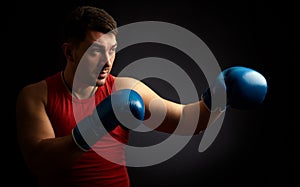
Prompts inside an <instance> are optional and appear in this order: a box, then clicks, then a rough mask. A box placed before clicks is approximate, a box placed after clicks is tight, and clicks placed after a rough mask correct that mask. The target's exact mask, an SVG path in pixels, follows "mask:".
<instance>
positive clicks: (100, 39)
mask: <svg viewBox="0 0 300 187" xmlns="http://www.w3.org/2000/svg"><path fill="white" fill-rule="evenodd" d="M85 41H86V42H88V43H90V44H92V43H97V44H100V45H102V46H112V45H115V44H116V43H117V42H116V36H115V35H114V34H113V33H111V32H110V33H107V34H104V33H102V32H98V31H87V33H86V39H85Z"/></svg>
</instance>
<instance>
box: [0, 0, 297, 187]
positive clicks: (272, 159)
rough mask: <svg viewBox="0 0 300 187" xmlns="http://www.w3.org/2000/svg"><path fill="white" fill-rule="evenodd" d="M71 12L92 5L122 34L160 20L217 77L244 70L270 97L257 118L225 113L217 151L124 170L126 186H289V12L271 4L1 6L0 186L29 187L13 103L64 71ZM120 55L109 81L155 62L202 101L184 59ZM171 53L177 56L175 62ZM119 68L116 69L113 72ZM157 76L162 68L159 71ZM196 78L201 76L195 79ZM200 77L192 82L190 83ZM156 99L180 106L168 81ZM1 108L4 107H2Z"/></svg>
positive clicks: (190, 149) (163, 51) (137, 52)
mask: <svg viewBox="0 0 300 187" xmlns="http://www.w3.org/2000/svg"><path fill="white" fill-rule="evenodd" d="M77 5H96V6H99V7H102V8H104V9H105V10H107V11H108V12H109V13H110V14H111V15H112V16H113V17H114V18H115V19H116V20H117V22H118V25H119V26H122V25H126V24H128V23H132V22H136V21H150V20H152V21H153V20H154V21H165V22H170V23H173V24H176V25H179V26H181V27H184V28H186V29H188V30H190V31H191V32H193V33H195V34H196V35H197V36H199V37H200V38H201V39H202V40H203V41H204V42H205V43H206V44H207V46H208V47H209V48H210V50H211V51H212V52H213V54H214V55H215V57H216V59H217V60H218V62H219V64H220V67H221V68H222V69H224V68H227V67H230V66H234V65H242V66H247V67H250V68H253V69H255V70H257V71H259V72H261V73H262V74H263V75H264V76H265V78H266V79H267V81H268V94H267V97H266V100H265V102H264V103H263V105H262V106H261V107H259V108H257V109H255V110H250V111H240V110H235V109H229V110H227V111H226V116H225V119H224V124H223V126H222V129H221V131H220V133H219V135H218V136H217V138H216V140H215V141H214V143H213V144H212V145H211V146H210V147H209V149H207V150H206V151H205V152H203V153H199V152H198V151H197V150H198V145H199V142H200V141H201V135H197V136H195V137H193V138H192V139H191V141H190V143H189V144H188V145H187V146H186V147H185V148H184V149H183V150H182V151H180V152H179V153H178V154H177V155H175V156H174V157H172V158H171V159H169V160H167V161H165V162H163V163H160V164H158V165H154V166H149V167H143V168H131V167H130V168H128V169H129V174H130V178H131V183H132V187H137V186H138V187H141V186H143V187H147V186H219V185H223V186H227V185H230V186H273V185H281V186H289V185H290V184H291V180H292V176H293V175H292V170H293V169H296V167H295V163H294V162H295V156H294V154H293V150H295V148H294V147H292V143H293V142H294V140H293V138H292V136H291V132H293V131H294V132H295V123H293V121H292V117H290V116H289V115H290V114H289V113H290V111H291V109H289V104H288V103H289V102H288V101H289V100H290V98H291V97H289V93H290V92H292V91H287V90H289V89H288V88H289V87H288V86H289V85H290V83H289V80H288V78H287V77H288V76H287V75H290V74H289V72H290V70H289V65H290V62H292V61H293V59H292V58H293V56H295V54H294V53H292V52H291V51H292V50H293V47H292V45H291V44H292V43H293V39H294V38H293V37H292V34H291V32H292V29H291V25H292V24H291V23H293V22H292V20H293V18H294V17H292V16H293V14H294V12H292V5H289V4H288V3H285V4H279V3H278V4H275V3H274V2H271V1H270V2H268V1H198V2H192V1H174V2H163V1H136V2H132V1H130V2H129V1H128V2H127V1H119V2H118V1H108V0H104V1H100V0H98V1H91V0H82V1H79V0H75V1H71V0H67V1H66V0H65V1H38V2H29V1H13V2H11V3H9V4H8V5H3V8H2V10H3V13H1V14H3V16H2V18H4V20H3V22H2V28H3V29H2V32H3V41H4V42H5V43H4V44H5V45H4V44H3V47H4V48H5V50H3V51H4V53H3V63H2V65H4V68H3V69H2V75H1V76H2V85H3V89H2V90H3V91H2V94H4V97H3V102H4V103H7V102H6V101H5V100H7V101H11V102H8V103H7V104H8V106H7V107H3V108H4V109H5V111H4V113H3V119H4V120H3V123H2V127H1V128H3V129H5V130H4V131H3V132H2V135H1V139H2V140H1V143H2V145H3V147H4V148H2V151H1V153H2V156H4V157H3V164H4V165H5V166H7V167H5V168H3V170H4V171H3V172H4V173H5V175H4V176H3V175H2V177H3V180H2V181H3V183H4V180H5V181H6V180H8V181H7V182H8V183H9V184H12V183H16V184H19V183H21V184H22V185H28V186H35V184H36V181H35V178H34V176H32V175H31V174H30V172H29V171H28V170H27V168H26V166H25V164H24V162H23V158H22V156H21V153H20V151H19V147H18V144H17V141H16V133H15V100H16V97H17V94H18V92H19V91H20V89H21V88H22V87H23V86H25V85H26V84H29V83H32V82H36V81H39V80H41V79H43V78H45V77H46V76H48V75H51V74H53V73H55V72H56V71H59V70H60V69H62V68H63V67H64V58H63V56H62V51H61V48H60V45H61V42H62V28H63V19H64V16H65V15H66V14H67V13H68V11H70V10H71V9H73V8H74V7H75V6H77ZM128 54H129V55H125V54H124V53H120V55H119V56H118V57H117V59H116V62H115V67H114V70H113V72H115V73H117V72H118V71H119V70H121V69H122V67H124V66H126V64H129V63H130V62H133V61H134V60H137V59H139V58H142V57H146V56H160V57H162V58H167V59H170V60H172V61H176V63H178V64H179V65H182V67H183V68H185V70H186V71H190V73H191V76H192V77H194V78H193V80H194V79H196V80H195V84H196V86H197V89H198V90H199V92H201V91H202V90H203V89H204V87H205V86H204V84H205V81H203V80H202V79H203V77H202V76H201V75H199V81H198V80H197V72H196V70H195V69H194V68H193V65H187V64H191V63H189V59H188V58H187V57H185V56H184V55H182V54H180V52H178V51H174V49H170V48H168V47H166V46H156V45H145V46H144V45H143V46H135V47H133V48H130V49H129V50H128ZM174 54H176V55H174ZM118 62H122V63H119V64H118ZM158 68H159V67H158ZM198 73H199V72H198ZM195 77H196V78H195ZM146 82H147V83H149V86H151V87H153V89H154V90H156V91H157V92H158V93H159V94H161V95H162V96H164V97H166V98H169V99H172V100H175V101H176V100H177V99H178V98H177V95H176V92H175V91H174V90H173V89H172V87H170V85H168V84H167V83H166V82H163V81H159V80H147V81H146ZM7 104H5V105H7ZM165 137H166V135H165V134H160V133H156V132H153V133H150V134H146V135H145V136H141V135H139V134H137V135H136V136H133V137H132V142H134V141H139V140H140V141H144V142H145V143H149V144H151V143H155V142H159V140H162V139H163V138H165Z"/></svg>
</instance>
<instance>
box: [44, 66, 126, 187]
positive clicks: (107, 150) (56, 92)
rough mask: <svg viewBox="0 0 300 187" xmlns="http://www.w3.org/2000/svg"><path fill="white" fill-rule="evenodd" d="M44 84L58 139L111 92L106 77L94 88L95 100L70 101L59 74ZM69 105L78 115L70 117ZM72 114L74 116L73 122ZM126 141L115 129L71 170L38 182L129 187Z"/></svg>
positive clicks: (111, 79) (73, 186)
mask: <svg viewBox="0 0 300 187" xmlns="http://www.w3.org/2000/svg"><path fill="white" fill-rule="evenodd" d="M46 82H47V87H48V101H47V107H46V110H47V113H48V116H49V119H50V121H51V123H52V126H53V129H54V131H55V135H56V137H61V136H65V135H69V134H70V133H71V131H72V129H73V128H74V127H75V125H76V121H78V120H80V119H83V118H84V117H86V116H88V115H90V114H91V113H92V111H93V110H94V107H95V105H97V104H99V103H100V102H101V101H102V100H103V99H104V98H106V97H107V96H108V95H110V94H111V93H112V86H113V83H114V77H113V76H112V75H109V76H108V78H107V81H106V83H105V84H104V85H103V86H101V87H99V88H98V89H97V91H96V93H95V97H92V98H89V99H84V100H78V99H74V98H73V99H72V96H71V94H70V93H69V92H68V90H67V89H66V87H65V85H64V84H63V80H62V77H61V72H58V73H57V74H55V75H53V76H50V77H48V78H46ZM72 102H73V103H74V102H76V103H75V104H76V105H72ZM73 106H80V111H81V112H77V113H76V114H74V109H73ZM75 111H77V110H75ZM82 111H84V112H82ZM74 115H76V120H75V117H74ZM127 142H128V131H127V130H124V129H123V128H121V127H120V126H118V127H117V128H116V129H114V130H113V131H112V132H111V133H110V135H107V136H104V137H102V138H101V139H100V140H99V141H98V142H97V143H96V144H95V146H94V147H93V149H92V150H90V151H87V152H85V153H84V154H83V156H82V157H81V158H80V159H79V160H78V161H76V163H74V165H73V166H72V167H71V168H69V169H67V170H66V171H63V172H62V173H60V174H59V175H56V174H53V176H47V179H44V178H43V179H41V180H40V184H41V186H64V187H76V186H80V187H96V186H97V187H100V186H101V187H106V186H109V187H129V186H130V185H129V177H128V173H127V168H126V166H125V144H126V143H127ZM98 153H103V154H105V155H104V156H103V155H99V154H98ZM108 157H109V158H112V159H113V160H117V161H118V163H120V164H117V163H115V162H111V161H109V160H110V159H105V158H108ZM50 183H51V184H50ZM49 184H50V185H49Z"/></svg>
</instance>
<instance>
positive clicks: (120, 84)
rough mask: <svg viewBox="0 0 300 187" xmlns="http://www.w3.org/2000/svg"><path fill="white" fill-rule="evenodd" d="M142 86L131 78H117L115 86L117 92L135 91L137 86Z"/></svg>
mask: <svg viewBox="0 0 300 187" xmlns="http://www.w3.org/2000/svg"><path fill="white" fill-rule="evenodd" d="M139 84H142V82H141V81H139V80H137V79H135V78H131V77H115V83H114V86H115V88H116V90H121V89H133V88H134V87H136V86H137V85H139Z"/></svg>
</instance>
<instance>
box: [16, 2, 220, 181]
mask: <svg viewBox="0 0 300 187" xmlns="http://www.w3.org/2000/svg"><path fill="white" fill-rule="evenodd" d="M65 32H66V42H65V43H64V44H63V45H62V48H63V52H64V55H65V58H66V66H65V68H64V70H62V71H61V72H57V73H56V74H53V75H52V76H50V77H47V78H46V79H45V80H42V81H40V82H37V83H34V84H30V85H28V86H26V87H24V88H23V89H22V90H21V92H20V94H19V96H18V100H17V130H18V138H19V142H20V147H21V150H22V153H23V155H24V158H25V160H26V162H27V164H28V166H29V168H30V169H31V171H32V172H33V173H34V174H36V175H37V176H38V184H39V186H41V187H42V186H43V187H44V186H72V187H74V186H89V187H92V186H113V187H117V186H120V187H126V186H127V187H128V186H130V181H129V177H128V173H127V170H126V164H125V149H124V145H125V144H126V143H127V142H128V134H129V132H130V124H129V126H128V124H122V123H121V122H120V121H118V120H116V116H115V115H114V114H113V112H114V110H113V104H112V101H110V100H109V99H110V98H111V97H113V98H114V99H116V100H117V102H119V105H118V106H117V107H118V108H120V109H119V110H120V111H121V113H126V109H122V107H123V105H127V103H128V102H127V101H129V103H130V111H131V112H132V113H134V114H133V116H134V117H136V118H138V119H137V121H140V120H144V124H145V125H147V126H148V127H150V128H152V129H155V130H158V131H162V132H167V133H173V132H174V130H175V129H176V132H177V133H179V134H182V135H192V134H197V133H199V132H201V131H203V130H204V129H205V128H206V127H207V125H208V120H209V118H210V116H211V114H212V111H213V113H214V116H215V118H217V117H218V116H219V115H220V114H221V113H222V112H223V111H224V110H223V111H220V110H210V109H211V106H210V104H209V102H210V100H209V98H210V92H208V94H204V95H203V100H200V101H198V102H195V103H190V104H186V105H183V104H179V103H175V102H171V101H168V100H166V99H164V98H162V97H160V96H159V95H158V94H156V93H155V92H154V91H152V90H151V89H150V88H149V87H148V86H147V85H145V84H143V83H142V82H140V81H138V80H136V79H133V78H129V77H115V76H113V75H111V74H110V72H111V69H112V67H113V64H114V60H115V55H116V48H117V39H116V37H117V24H116V22H115V20H114V19H113V18H112V17H111V16H110V15H109V14H108V13H107V12H105V11H104V10H102V9H99V8H96V7H89V6H83V7H78V8H77V9H75V10H74V11H73V12H72V13H71V14H70V16H69V17H68V18H67V22H66V30H65ZM204 97H205V98H204ZM207 98H208V99H207ZM127 112H128V111H127ZM126 114H129V113H126ZM160 114H165V115H164V118H163V119H162V120H160V123H159V124H155V123H153V122H154V121H157V120H156V115H157V116H161V115H160ZM129 115H130V114H129ZM97 116H99V118H100V121H99V118H98V117H97ZM195 116H196V118H197V121H198V122H197V124H196V125H197V126H196V127H194V126H192V125H191V124H192V123H190V121H193V120H195ZM157 118H159V117H157ZM179 121H180V123H181V124H184V126H178V124H179ZM132 123H135V121H132ZM136 125H139V124H138V123H137V124H136ZM177 127H178V128H177ZM106 130H107V131H108V132H109V133H106ZM99 152H100V153H103V155H105V156H103V155H100V154H98V153H99ZM106 156H107V157H111V159H112V160H114V161H116V162H112V161H110V160H108V159H106V158H105V157H106Z"/></svg>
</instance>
